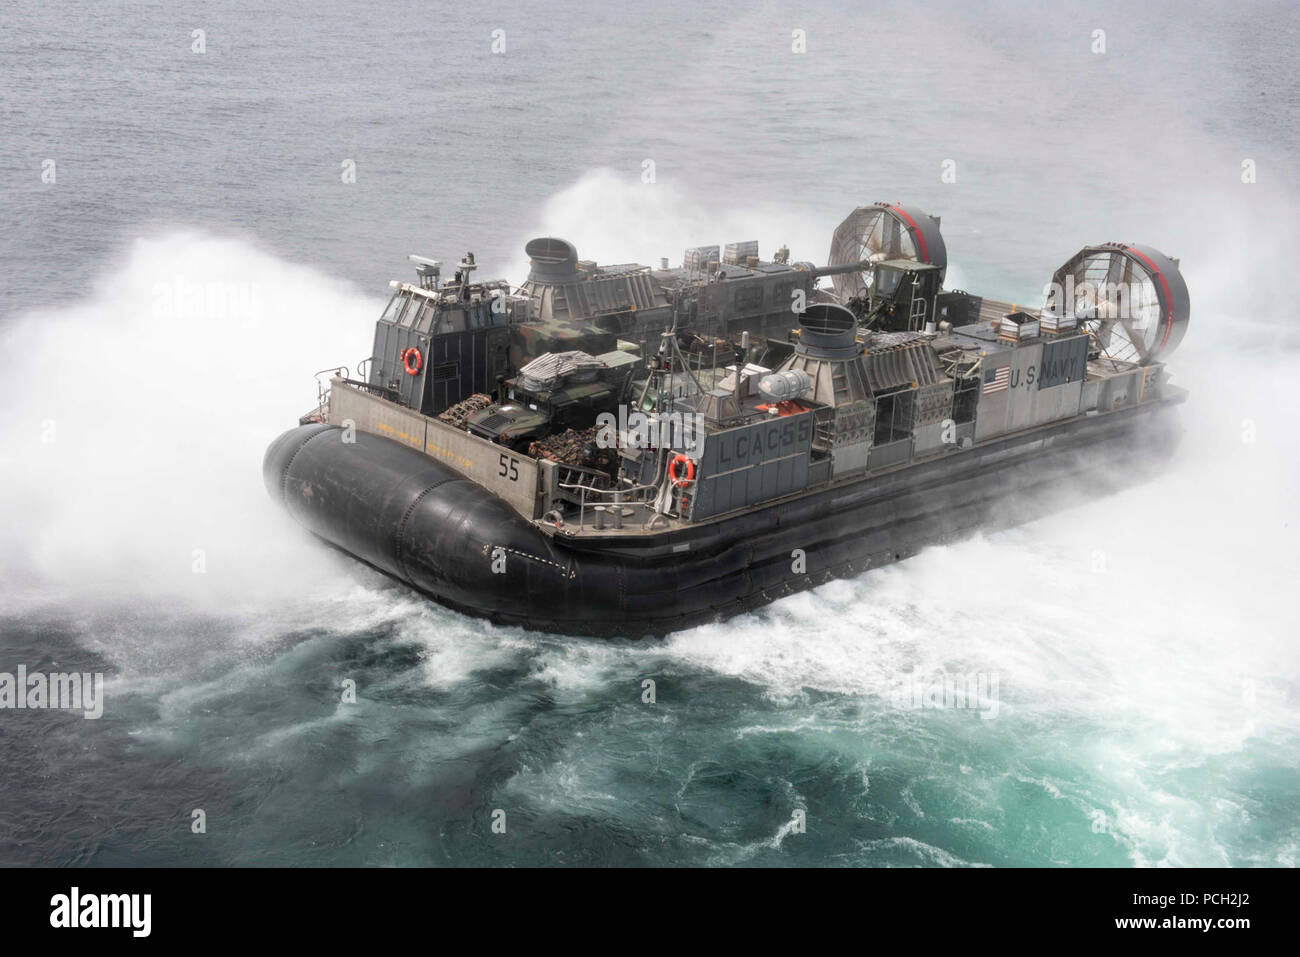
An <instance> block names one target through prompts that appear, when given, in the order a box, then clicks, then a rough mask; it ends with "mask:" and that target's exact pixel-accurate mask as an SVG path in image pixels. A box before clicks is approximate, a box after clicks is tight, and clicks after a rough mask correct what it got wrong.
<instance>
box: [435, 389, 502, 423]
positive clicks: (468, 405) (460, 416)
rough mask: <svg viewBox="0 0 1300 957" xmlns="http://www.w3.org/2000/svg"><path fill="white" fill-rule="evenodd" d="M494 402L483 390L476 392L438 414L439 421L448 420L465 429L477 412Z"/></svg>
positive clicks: (447, 421)
mask: <svg viewBox="0 0 1300 957" xmlns="http://www.w3.org/2000/svg"><path fill="white" fill-rule="evenodd" d="M491 404H492V396H490V395H484V394H483V393H482V392H478V393H475V394H474V395H472V396H470V397H469V398H468V399H461V400H460V401H459V402H457V403H456V404H455V405H453V406H451V407H450V408H448V409H447V410H446V411H445V412H441V413H439V415H438V421H440V422H446V423H447V424H448V425H453V426H455V427H456V428H458V429H464V428H467V427H468V426H467V425H466V422H467V420H468V419H469V417H470V416H471V415H473V414H474V413H475V412H481V411H483V410H484V409H486V408H487V407H488V406H489V405H491Z"/></svg>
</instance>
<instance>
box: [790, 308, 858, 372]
mask: <svg viewBox="0 0 1300 957" xmlns="http://www.w3.org/2000/svg"><path fill="white" fill-rule="evenodd" d="M857 331H858V319H857V317H856V316H855V315H854V314H853V312H852V311H851V310H849V309H846V308H844V307H843V306H836V305H833V304H831V303H824V302H819V303H814V304H813V305H811V306H809V307H808V308H807V309H805V310H804V311H803V312H802V313H801V314H800V316H799V344H798V346H797V347H796V348H797V349H798V351H799V352H801V353H803V354H804V355H809V356H816V357H818V358H820V359H851V358H853V357H854V356H856V355H857V354H858V353H860V352H861V351H862V347H861V346H860V345H859V344H858V342H857Z"/></svg>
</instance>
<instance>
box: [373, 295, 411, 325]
mask: <svg viewBox="0 0 1300 957" xmlns="http://www.w3.org/2000/svg"><path fill="white" fill-rule="evenodd" d="M410 302H411V295H410V293H407V292H399V293H397V294H396V295H394V296H393V298H392V299H390V300H388V308H387V309H385V310H384V314H383V315H382V316H380V317H379V320H380V321H381V322H391V323H392V324H393V325H399V324H400V323H401V321H402V315H403V314H404V313H405V312H406V311H407V306H408V305H410Z"/></svg>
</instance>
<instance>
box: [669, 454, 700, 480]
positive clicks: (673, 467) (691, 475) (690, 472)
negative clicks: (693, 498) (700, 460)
mask: <svg viewBox="0 0 1300 957" xmlns="http://www.w3.org/2000/svg"><path fill="white" fill-rule="evenodd" d="M683 462H684V463H686V474H685V475H679V474H678V472H677V466H679V465H681V464H682V463H683ZM668 478H669V480H671V481H672V483H673V484H674V485H676V486H677V487H678V488H684V487H685V486H687V485H690V484H691V482H693V481H694V480H695V463H694V462H692V461H691V460H690V458H689V457H688V456H685V455H682V454H681V453H680V452H679V453H678V454H677V455H674V456H673V460H672V461H671V462H669V463H668Z"/></svg>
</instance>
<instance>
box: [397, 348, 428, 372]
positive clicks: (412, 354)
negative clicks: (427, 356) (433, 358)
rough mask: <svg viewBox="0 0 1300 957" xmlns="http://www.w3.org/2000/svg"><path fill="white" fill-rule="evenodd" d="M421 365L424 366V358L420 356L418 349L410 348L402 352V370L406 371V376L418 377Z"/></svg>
mask: <svg viewBox="0 0 1300 957" xmlns="http://www.w3.org/2000/svg"><path fill="white" fill-rule="evenodd" d="M412 359H414V360H415V364H414V365H412V364H411V360H412ZM422 365H424V356H422V355H420V350H419V349H417V348H415V346H411V347H410V348H409V349H403V350H402V368H404V369H405V370H406V374H407V375H419V373H420V366H422Z"/></svg>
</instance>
